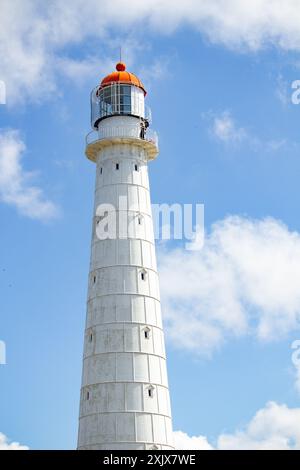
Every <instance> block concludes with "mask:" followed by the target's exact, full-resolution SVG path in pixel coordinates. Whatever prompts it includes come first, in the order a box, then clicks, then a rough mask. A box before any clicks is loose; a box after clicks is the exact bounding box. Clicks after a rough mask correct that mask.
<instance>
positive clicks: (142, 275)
mask: <svg viewBox="0 0 300 470" xmlns="http://www.w3.org/2000/svg"><path fill="white" fill-rule="evenodd" d="M141 278H142V281H144V280H145V273H141Z"/></svg>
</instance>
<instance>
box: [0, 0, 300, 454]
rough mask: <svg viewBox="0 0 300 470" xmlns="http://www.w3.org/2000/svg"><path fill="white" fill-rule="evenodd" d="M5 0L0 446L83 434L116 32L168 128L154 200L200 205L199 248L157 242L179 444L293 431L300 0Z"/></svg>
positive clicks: (291, 441) (259, 441)
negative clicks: (90, 292) (94, 137)
mask: <svg viewBox="0 0 300 470" xmlns="http://www.w3.org/2000/svg"><path fill="white" fill-rule="evenodd" d="M11 3H12V2H8V1H4V2H3V5H2V6H1V7H0V8H1V9H3V11H2V14H1V15H0V22H1V23H3V24H2V32H1V33H0V51H1V56H2V57H4V59H3V63H2V64H1V65H0V80H3V81H4V82H5V84H6V89H7V97H6V105H4V104H2V105H0V128H1V129H0V200H1V202H0V217H1V221H2V223H1V245H0V259H1V264H0V289H1V310H0V311H1V316H0V322H1V323H0V340H2V341H5V343H6V349H7V364H6V365H0V383H1V391H0V433H3V436H2V437H1V434H0V448H1V445H2V447H3V448H4V447H7V446H9V442H10V441H11V440H13V441H18V442H20V443H21V444H23V445H26V446H28V447H30V448H33V449H53V448H55V449H71V448H75V446H76V437H77V420H78V407H79V390H80V380H81V359H82V345H83V330H84V322H85V308H86V307H85V302H86V292H87V276H88V266H89V249H90V236H91V219H92V206H93V191H94V190H93V185H94V172H95V167H94V166H93V164H91V163H90V162H89V161H88V160H87V159H86V158H85V156H84V147H85V135H86V134H87V133H88V132H89V130H90V124H89V119H90V109H89V93H90V90H91V89H92V88H93V87H94V86H95V85H97V84H98V83H99V81H100V80H101V78H102V77H103V76H104V75H106V74H108V73H110V72H111V71H112V70H113V68H114V64H115V62H117V60H118V54H119V52H118V46H119V44H120V43H122V44H123V45H124V46H123V59H124V61H125V62H126V63H127V65H128V69H130V70H131V71H132V72H134V73H136V74H137V75H138V76H139V77H140V78H141V80H142V81H143V82H144V83H145V85H146V88H147V90H148V96H147V102H148V105H149V106H150V107H151V108H152V113H153V124H152V126H153V128H154V129H155V130H157V132H158V134H159V138H160V155H159V158H158V159H157V160H156V161H155V162H153V163H151V164H150V165H149V171H150V180H151V192H152V201H153V202H154V203H175V202H177V203H193V204H196V203H203V204H204V205H205V230H206V242H205V245H204V248H203V250H201V252H199V253H193V254H191V253H188V252H186V251H185V250H184V245H183V244H182V243H180V242H179V243H174V242H170V243H168V244H164V245H162V244H159V245H158V250H157V254H158V262H159V265H160V270H161V271H160V272H161V289H162V309H163V314H164V320H165V326H166V341H167V353H168V372H169V381H170V390H171V398H172V410H173V421H174V429H175V430H178V431H180V432H179V433H177V437H176V439H177V442H178V444H177V445H178V446H189V447H191V446H196V447H197V446H198V448H203V447H208V446H212V447H215V448H245V447H247V448H300V432H299V426H297V423H299V414H300V367H299V366H298V369H297V366H296V365H295V364H294V363H293V362H292V352H293V351H292V349H291V344H292V342H293V341H295V340H297V339H300V332H299V326H300V222H299V210H300V207H299V176H300V159H299V156H300V140H299V116H300V105H299V106H297V105H296V104H293V103H292V101H291V96H292V91H293V90H292V88H291V86H292V83H293V81H294V80H297V79H299V78H300V69H299V63H300V62H299V51H300V33H299V31H298V29H299V27H298V25H299V21H298V20H299V11H298V10H299V8H298V9H297V5H296V3H295V2H292V1H286V2H285V4H286V5H285V7H283V9H282V10H280V9H279V7H280V5H279V4H280V2H279V1H277V0H273V1H271V2H266V1H263V0H260V1H259V2H257V4H256V5H255V6H254V5H253V2H251V1H245V2H238V3H236V2H235V1H234V0H228V1H227V2H225V1H223V2H222V1H218V0H211V1H210V2H207V1H201V2H200V1H198V2H195V1H193V0H190V1H189V2H186V5H183V6H180V7H179V6H178V7H175V6H174V5H173V4H172V3H171V2H169V1H165V2H162V3H161V2H156V1H155V0H153V1H145V2H143V5H140V4H139V3H138V2H135V1H134V2H132V8H131V9H129V10H128V9H127V8H126V5H125V4H124V2H122V1H120V0H115V1H114V2H111V3H112V4H114V9H113V8H112V6H110V3H109V2H106V1H104V2H103V5H101V8H100V5H98V3H96V2H94V1H92V0H90V1H88V2H86V3H85V8H84V12H83V13H82V2H81V1H79V0H78V1H75V2H72V4H73V5H72V6H62V5H59V2H53V5H52V6H43V5H42V4H41V3H40V2H38V1H31V0H27V1H25V2H21V3H20V4H19V5H18V1H16V2H13V5H12V4H11ZM241 4H242V5H241ZM271 7H272V8H271ZM294 8H295V10H294ZM116 12H117V13H116ZM91 16H93V20H92V21H91V22H90V23H89V22H88V21H87V20H88V18H89V17H91ZM297 18H298V20H297ZM228 19H230V21H227V20H228ZM297 21H298V22H297ZM7 24H9V25H10V29H8V28H6V25H7ZM191 272H192V273H193V274H194V275H193V276H192V279H190V278H189V274H190V273H191ZM286 423H288V424H286ZM5 436H6V437H5ZM191 436H195V438H194V439H192V438H191ZM208 443H209V444H208Z"/></svg>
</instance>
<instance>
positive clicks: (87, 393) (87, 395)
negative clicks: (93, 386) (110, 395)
mask: <svg viewBox="0 0 300 470" xmlns="http://www.w3.org/2000/svg"><path fill="white" fill-rule="evenodd" d="M86 399H87V400H89V399H90V392H86Z"/></svg>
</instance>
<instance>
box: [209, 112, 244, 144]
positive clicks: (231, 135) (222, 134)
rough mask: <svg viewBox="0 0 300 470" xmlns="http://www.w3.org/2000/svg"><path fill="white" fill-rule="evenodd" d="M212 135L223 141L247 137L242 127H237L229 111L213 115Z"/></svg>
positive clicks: (233, 140)
mask: <svg viewBox="0 0 300 470" xmlns="http://www.w3.org/2000/svg"><path fill="white" fill-rule="evenodd" d="M212 132H213V135H214V136H215V137H216V138H217V139H219V140H222V141H223V142H240V141H242V140H244V139H245V138H246V137H247V133H246V131H245V129H244V128H243V127H238V126H237V124H236V122H235V120H234V119H233V117H232V115H231V113H230V112H229V111H224V112H223V113H222V114H220V115H219V116H215V117H214V119H213V125H212Z"/></svg>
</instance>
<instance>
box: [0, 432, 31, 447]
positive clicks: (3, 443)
mask: <svg viewBox="0 0 300 470" xmlns="http://www.w3.org/2000/svg"><path fill="white" fill-rule="evenodd" d="M28 449H29V448H28V447H27V446H24V445H21V444H19V443H18V442H10V441H9V440H8V438H7V437H6V436H5V435H4V434H2V433H1V432H0V450H28Z"/></svg>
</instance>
